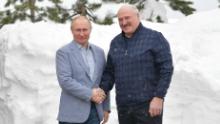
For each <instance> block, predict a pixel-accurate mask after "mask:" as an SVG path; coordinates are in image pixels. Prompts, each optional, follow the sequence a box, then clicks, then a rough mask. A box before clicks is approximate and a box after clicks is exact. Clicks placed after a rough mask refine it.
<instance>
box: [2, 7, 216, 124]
mask: <svg viewBox="0 0 220 124" xmlns="http://www.w3.org/2000/svg"><path fill="white" fill-rule="evenodd" d="M219 13H220V10H219V9H217V10H213V11H209V12H203V13H197V14H194V15H192V16H189V17H187V18H185V19H183V20H181V21H179V22H177V23H174V24H155V23H154V24H153V23H150V22H145V21H143V24H144V25H146V26H147V27H150V28H153V29H156V30H158V31H161V32H162V33H163V34H164V36H165V37H166V38H167V39H168V41H169V42H170V45H171V49H172V52H173V59H174V66H175V71H174V76H173V80H172V83H171V86H170V89H169V91H168V94H167V97H166V102H165V109H164V124H208V123H210V124H218V122H220V118H219V115H220V106H219V105H218V104H219V103H220V83H219V82H220V77H219V76H218V75H219V74H220V64H219V63H220V62H219V59H220V54H219V53H218V52H219V49H220V43H219V41H220V37H219V33H220V24H219V22H220V17H219ZM69 25H70V24H66V25H61V24H54V23H45V22H39V23H35V24H32V23H29V22H21V23H17V24H13V25H7V26H5V27H3V28H2V29H1V30H0V81H1V82H0V124H24V123H28V124H55V123H57V121H56V116H57V110H58V104H59V97H60V88H59V86H58V83H57V80H56V74H55V63H54V62H55V60H54V59H55V52H56V50H57V49H58V48H59V47H61V46H62V45H64V44H66V43H68V42H70V41H71V39H72V36H71V32H70V26H69ZM118 33H120V28H119V26H118V24H113V25H111V26H100V25H96V24H93V32H92V35H91V39H90V40H91V42H92V43H94V44H96V45H98V46H100V47H102V48H103V49H104V50H105V53H106V54H107V52H108V49H109V43H110V41H111V39H112V38H113V37H114V36H115V35H116V34H118ZM218 44H219V45H218ZM112 94H113V95H112V96H114V92H113V93H112ZM112 102H113V104H112V113H111V115H110V120H109V122H108V123H109V124H117V123H118V122H117V115H116V109H115V108H116V107H115V101H114V98H112Z"/></svg>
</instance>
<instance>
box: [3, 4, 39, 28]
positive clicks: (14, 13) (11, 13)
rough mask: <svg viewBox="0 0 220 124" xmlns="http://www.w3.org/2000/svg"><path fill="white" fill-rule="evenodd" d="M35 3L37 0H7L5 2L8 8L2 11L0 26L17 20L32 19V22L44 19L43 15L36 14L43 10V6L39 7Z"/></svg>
mask: <svg viewBox="0 0 220 124" xmlns="http://www.w3.org/2000/svg"><path fill="white" fill-rule="evenodd" d="M40 1H42V0H39V2H40ZM35 3H36V0H7V2H6V3H5V8H6V10H5V11H0V27H2V26H3V25H4V24H10V23H14V22H15V21H16V20H20V21H23V20H27V19H30V21H32V22H37V21H40V20H42V17H41V16H39V15H36V13H38V12H40V11H42V8H40V7H37V6H36V5H35ZM9 8H13V9H9Z"/></svg>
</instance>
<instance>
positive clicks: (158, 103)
mask: <svg viewBox="0 0 220 124" xmlns="http://www.w3.org/2000/svg"><path fill="white" fill-rule="evenodd" d="M162 110H163V99H161V98H158V97H154V98H153V99H152V100H151V102H150V106H149V113H150V116H151V117H155V116H158V115H160V114H161V113H162Z"/></svg>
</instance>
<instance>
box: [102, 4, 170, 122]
mask: <svg viewBox="0 0 220 124" xmlns="http://www.w3.org/2000/svg"><path fill="white" fill-rule="evenodd" d="M117 16H118V20H119V25H120V27H121V29H122V33H120V34H119V35H117V36H116V37H115V38H114V39H113V40H112V42H111V45H110V50H109V53H108V58H107V65H106V68H105V70H104V74H103V77H102V82H101V84H100V87H101V88H102V89H103V90H104V91H105V92H106V93H108V92H109V91H110V90H111V89H112V87H113V85H114V84H115V88H116V102H117V110H118V118H119V123H120V124H162V111H163V102H164V97H165V95H166V93H167V89H168V87H169V84H170V82H171V77H172V74H173V63H172V55H171V51H170V46H169V43H168V42H167V40H166V39H165V38H164V37H163V35H162V34H161V33H160V32H157V31H154V30H152V29H148V28H146V27H144V26H143V25H142V23H141V22H140V19H139V12H138V10H137V9H136V8H135V7H134V6H132V5H128V4H126V5H123V6H122V7H121V8H120V9H119V11H118V14H117Z"/></svg>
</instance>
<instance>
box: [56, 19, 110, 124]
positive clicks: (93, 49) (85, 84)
mask: <svg viewBox="0 0 220 124" xmlns="http://www.w3.org/2000/svg"><path fill="white" fill-rule="evenodd" d="M91 28H92V26H91V22H90V21H89V19H88V18H86V17H85V16H77V17H75V18H74V19H73V21H72V24H71V31H72V34H73V37H74V40H73V41H72V42H70V43H69V44H67V45H65V46H63V47H62V48H60V49H59V50H58V51H57V53H56V72H57V78H58V82H59V85H60V87H61V89H62V92H61V98H60V106H59V113H58V118H57V119H58V121H59V124H100V122H101V121H102V122H103V123H106V122H107V120H108V115H109V111H110V104H109V102H110V101H109V97H108V96H107V98H106V95H105V93H104V92H103V91H102V90H101V89H99V88H98V87H99V83H100V80H101V76H102V73H103V69H104V66H105V57H104V51H103V50H102V49H101V48H99V47H97V46H95V45H93V44H90V43H89V42H88V40H89V36H90V33H91ZM104 99H105V100H104ZM103 100H104V101H103Z"/></svg>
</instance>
